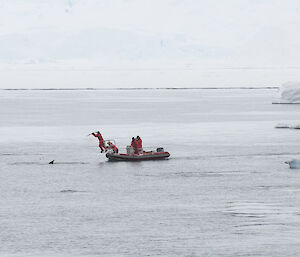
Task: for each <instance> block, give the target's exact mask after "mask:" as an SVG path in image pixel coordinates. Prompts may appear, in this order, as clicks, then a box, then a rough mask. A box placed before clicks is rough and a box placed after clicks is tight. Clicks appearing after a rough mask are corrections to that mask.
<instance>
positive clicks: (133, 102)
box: [0, 89, 300, 256]
mask: <svg viewBox="0 0 300 257" xmlns="http://www.w3.org/2000/svg"><path fill="white" fill-rule="evenodd" d="M275 94H276V90H265V89H261V90H241V89H235V90H112V91H109V90H108V91H105V90H100V91H0V189H1V194H0V203H1V207H0V228H1V229H0V255H1V256H298V255H300V207H299V206H300V170H290V169H289V168H288V166H287V165H286V164H285V163H284V161H287V160H290V159H292V158H295V157H299V158H300V131H299V130H290V129H275V128H274V126H275V125H276V124H277V123H278V122H287V123H291V124H297V123H300V116H299V113H300V105H272V104H271V102H272V97H273V96H274V95H275ZM95 130H100V131H101V132H102V134H103V136H104V137H105V138H109V139H115V140H116V143H117V146H118V147H119V148H120V149H121V151H125V147H126V145H127V144H129V143H130V139H131V137H132V136H136V135H139V136H141V137H142V139H143V143H144V146H145V147H146V148H147V147H149V149H150V148H156V147H159V146H162V147H164V148H165V149H166V150H167V151H169V152H170V153H171V158H170V159H169V160H165V161H148V162H138V163H122V162H120V163H111V162H107V160H106V159H105V156H104V155H101V154H100V152H99V150H98V144H97V140H96V139H95V138H92V137H87V136H86V135H87V134H89V133H90V132H92V131H95ZM51 160H55V163H56V164H54V165H48V162H49V161H51Z"/></svg>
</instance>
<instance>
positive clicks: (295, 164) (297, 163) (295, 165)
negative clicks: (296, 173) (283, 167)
mask: <svg viewBox="0 0 300 257" xmlns="http://www.w3.org/2000/svg"><path fill="white" fill-rule="evenodd" d="M285 163H286V164H288V165H290V168H291V169H300V160H297V159H294V160H291V161H287V162H285Z"/></svg>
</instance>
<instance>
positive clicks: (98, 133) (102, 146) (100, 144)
mask: <svg viewBox="0 0 300 257" xmlns="http://www.w3.org/2000/svg"><path fill="white" fill-rule="evenodd" d="M92 135H93V136H94V137H97V138H98V140H99V148H100V149H101V153H103V151H104V150H105V149H106V147H105V145H104V139H103V137H102V135H101V133H100V132H99V131H98V132H97V133H92Z"/></svg>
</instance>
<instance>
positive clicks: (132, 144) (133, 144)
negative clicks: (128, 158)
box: [131, 140, 137, 148]
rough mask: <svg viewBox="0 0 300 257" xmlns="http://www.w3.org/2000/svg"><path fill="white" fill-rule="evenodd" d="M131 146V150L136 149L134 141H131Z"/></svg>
mask: <svg viewBox="0 0 300 257" xmlns="http://www.w3.org/2000/svg"><path fill="white" fill-rule="evenodd" d="M131 146H132V147H133V148H136V147H137V145H136V140H133V141H131Z"/></svg>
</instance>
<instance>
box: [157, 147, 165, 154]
mask: <svg viewBox="0 0 300 257" xmlns="http://www.w3.org/2000/svg"><path fill="white" fill-rule="evenodd" d="M164 151H165V150H164V148H163V147H158V148H157V149H156V152H158V153H161V152H164Z"/></svg>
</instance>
